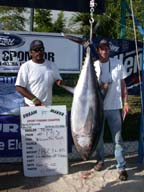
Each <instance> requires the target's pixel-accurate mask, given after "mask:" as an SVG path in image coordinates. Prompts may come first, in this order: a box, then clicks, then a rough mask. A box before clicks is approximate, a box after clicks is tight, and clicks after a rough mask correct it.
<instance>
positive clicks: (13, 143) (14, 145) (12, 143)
mask: <svg viewBox="0 0 144 192" xmlns="http://www.w3.org/2000/svg"><path fill="white" fill-rule="evenodd" d="M18 149H22V144H21V142H19V141H18V139H9V140H8V150H18Z"/></svg>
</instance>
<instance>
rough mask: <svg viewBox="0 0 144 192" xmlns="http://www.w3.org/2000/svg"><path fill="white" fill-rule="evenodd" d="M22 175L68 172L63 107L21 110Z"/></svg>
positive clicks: (34, 175)
mask: <svg viewBox="0 0 144 192" xmlns="http://www.w3.org/2000/svg"><path fill="white" fill-rule="evenodd" d="M21 135H22V152H23V164H24V174H25V176H30V177H36V176H49V175H56V174H67V173H68V153H67V127H66V107H65V106H49V107H21Z"/></svg>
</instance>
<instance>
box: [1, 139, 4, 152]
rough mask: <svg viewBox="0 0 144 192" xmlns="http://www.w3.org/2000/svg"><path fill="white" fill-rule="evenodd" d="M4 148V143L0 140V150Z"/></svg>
mask: <svg viewBox="0 0 144 192" xmlns="http://www.w3.org/2000/svg"><path fill="white" fill-rule="evenodd" d="M4 148H5V143H4V142H2V141H1V142H0V151H3V150H4Z"/></svg>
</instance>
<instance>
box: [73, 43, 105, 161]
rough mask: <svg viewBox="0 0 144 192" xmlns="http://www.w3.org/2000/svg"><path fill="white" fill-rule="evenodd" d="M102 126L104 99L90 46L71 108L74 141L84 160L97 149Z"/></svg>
mask: <svg viewBox="0 0 144 192" xmlns="http://www.w3.org/2000/svg"><path fill="white" fill-rule="evenodd" d="M102 126H103V99H102V95H101V91H100V87H99V83H98V80H97V77H96V72H95V69H94V66H93V63H92V61H91V56H90V48H89V47H88V48H87V51H86V57H85V61H84V65H83V69H82V71H81V73H80V76H79V79H78V82H77V85H76V87H75V89H74V96H73V102H72V108H71V131H72V137H73V142H74V144H75V147H76V150H77V151H78V153H79V155H80V156H81V158H82V159H83V160H87V159H89V158H90V156H91V154H92V153H93V151H94V150H96V146H97V144H98V141H99V137H100V134H101V130H102Z"/></svg>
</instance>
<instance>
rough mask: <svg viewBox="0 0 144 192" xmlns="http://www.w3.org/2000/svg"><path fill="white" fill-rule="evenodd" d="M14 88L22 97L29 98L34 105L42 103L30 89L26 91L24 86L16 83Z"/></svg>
mask: <svg viewBox="0 0 144 192" xmlns="http://www.w3.org/2000/svg"><path fill="white" fill-rule="evenodd" d="M16 90H17V92H19V93H20V94H21V95H22V96H23V97H26V98H28V99H29V100H31V101H32V102H33V103H34V105H36V106H41V105H43V103H42V102H41V101H40V100H39V99H38V98H37V97H36V96H35V95H33V94H32V93H31V92H30V91H28V90H27V89H26V88H25V87H21V86H18V85H16Z"/></svg>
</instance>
